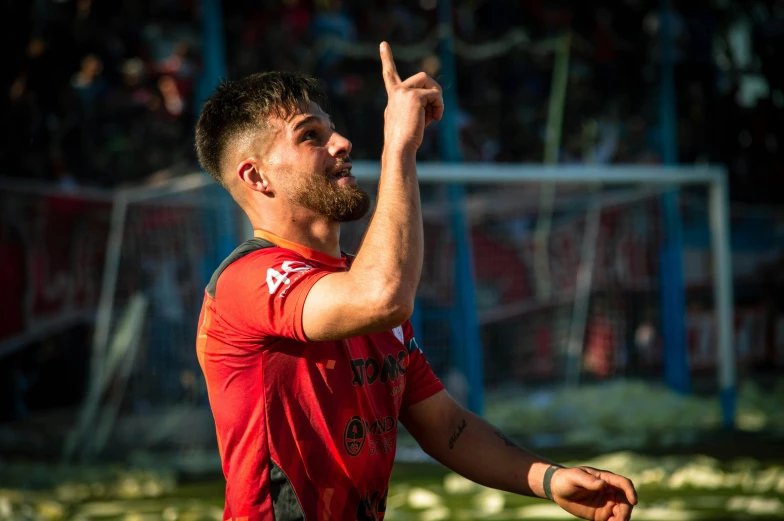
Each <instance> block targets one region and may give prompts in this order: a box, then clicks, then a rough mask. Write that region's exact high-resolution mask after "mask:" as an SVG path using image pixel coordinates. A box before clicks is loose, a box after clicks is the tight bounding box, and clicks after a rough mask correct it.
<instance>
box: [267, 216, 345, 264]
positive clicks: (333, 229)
mask: <svg viewBox="0 0 784 521" xmlns="http://www.w3.org/2000/svg"><path fill="white" fill-rule="evenodd" d="M252 224H253V228H254V229H256V230H263V231H266V232H269V233H272V234H274V235H277V236H278V237H280V238H281V239H285V240H287V241H290V242H293V243H296V244H299V245H301V246H305V247H307V248H310V249H311V250H316V251H318V252H321V253H324V254H326V255H329V256H331V257H335V258H337V259H339V258H340V257H341V253H340V223H327V222H312V223H308V225H307V226H303V223H298V222H290V223H287V225H283V224H282V223H276V224H277V225H273V224H272V223H264V224H262V223H252Z"/></svg>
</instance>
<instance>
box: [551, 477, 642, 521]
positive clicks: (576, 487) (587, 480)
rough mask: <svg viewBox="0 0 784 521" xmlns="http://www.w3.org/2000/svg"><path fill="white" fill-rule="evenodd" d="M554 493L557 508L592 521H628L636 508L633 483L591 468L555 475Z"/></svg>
mask: <svg viewBox="0 0 784 521" xmlns="http://www.w3.org/2000/svg"><path fill="white" fill-rule="evenodd" d="M551 489H552V494H553V501H555V502H556V504H558V506H560V507H561V508H563V509H564V510H566V511H567V512H569V513H570V514H572V515H574V516H577V517H581V518H583V519H589V520H591V521H628V520H629V519H631V515H632V508H633V507H634V505H636V504H637V492H636V491H635V490H634V485H633V484H632V482H631V481H629V480H628V479H626V478H625V477H623V476H619V475H617V474H613V473H612V472H607V471H605V470H597V469H594V468H591V467H574V468H565V469H560V470H558V471H556V473H555V474H554V475H553V477H552V482H551Z"/></svg>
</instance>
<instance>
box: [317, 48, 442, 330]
mask: <svg viewBox="0 0 784 521" xmlns="http://www.w3.org/2000/svg"><path fill="white" fill-rule="evenodd" d="M380 53H381V63H382V71H383V76H384V84H385V86H386V91H387V96H388V102H387V108H386V111H385V112H384V150H383V153H382V156H381V178H380V181H379V187H378V201H377V204H376V211H375V214H374V215H373V219H372V221H371V223H370V226H369V227H368V230H367V233H366V234H365V237H364V239H363V241H362V246H361V247H360V249H359V252H358V253H357V256H356V258H355V259H354V262H353V264H352V266H351V269H350V270H349V271H347V272H343V273H335V274H331V275H327V276H325V277H323V278H322V279H321V280H319V281H318V282H316V284H314V286H313V288H311V290H310V292H309V293H308V296H307V299H306V301H305V305H304V308H303V312H302V326H303V329H304V332H305V335H306V336H307V338H308V339H309V340H313V341H316V340H338V339H343V338H348V337H351V336H355V335H361V334H367V333H374V332H379V331H386V330H389V329H392V328H394V327H396V326H398V325H400V324H401V323H403V322H404V321H405V320H406V319H407V318H408V317H409V316H410V315H411V313H412V311H413V308H414V297H415V294H416V288H417V286H418V285H419V277H420V274H421V271H422V250H423V238H422V213H421V209H420V201H419V183H418V180H417V173H416V152H417V149H418V148H419V146H420V145H421V144H422V136H423V132H424V128H425V127H426V126H427V125H428V124H430V122H431V121H433V120H440V119H441V115H442V114H443V110H444V104H443V99H442V94H441V87H440V86H439V85H438V84H437V83H436V82H435V81H434V80H433V79H431V78H430V77H428V76H427V75H426V74H424V73H419V74H416V75H414V76H412V77H410V78H408V79H407V80H405V81H401V79H400V76H399V75H398V73H397V69H396V67H395V62H394V60H393V58H392V51H391V49H390V48H389V45H388V44H387V43H386V42H384V43H382V44H381V49H380Z"/></svg>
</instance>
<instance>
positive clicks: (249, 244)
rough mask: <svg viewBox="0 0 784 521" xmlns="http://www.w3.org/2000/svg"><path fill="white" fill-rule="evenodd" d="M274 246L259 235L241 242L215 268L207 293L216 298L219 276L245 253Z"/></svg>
mask: <svg viewBox="0 0 784 521" xmlns="http://www.w3.org/2000/svg"><path fill="white" fill-rule="evenodd" d="M274 247H275V244H273V243H271V242H270V241H268V240H266V239H260V238H258V237H253V238H252V239H248V240H247V241H245V242H243V243H242V244H240V245H239V246H238V247H237V248H236V249H235V250H234V251H233V252H231V255H229V256H228V257H226V259H225V260H224V261H223V262H221V264H220V266H218V269H217V270H215V272H214V273H213V274H212V277H210V282H209V284H207V293H208V294H209V295H210V296H211V297H212V298H215V288H216V287H217V286H218V278H220V276H221V274H222V273H223V272H224V271H225V270H226V268H228V267H229V264H231V263H232V262H235V261H238V260H240V259H241V258H243V257H244V256H245V255H248V254H249V253H253V252H254V251H257V250H261V249H264V248H274Z"/></svg>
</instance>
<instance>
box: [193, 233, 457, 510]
mask: <svg viewBox="0 0 784 521" xmlns="http://www.w3.org/2000/svg"><path fill="white" fill-rule="evenodd" d="M349 262H350V261H349V259H348V258H346V257H345V256H344V257H343V258H341V259H335V258H333V257H331V256H328V255H325V254H323V253H320V252H317V251H315V250H311V249H309V248H306V247H304V246H300V245H297V244H293V243H290V242H288V241H285V240H283V239H281V238H279V237H275V236H273V235H271V234H268V233H266V232H257V233H256V238H254V239H250V240H248V241H246V242H245V243H243V244H242V245H241V246H240V247H239V248H237V249H236V250H235V251H234V252H233V253H232V255H231V256H229V258H227V259H226V260H225V261H224V262H223V263H222V264H221V266H220V267H219V268H218V270H217V271H216V272H215V274H214V275H213V276H212V279H211V280H210V283H209V285H208V286H207V289H206V291H205V296H204V304H203V306H202V311H201V316H200V318H199V331H198V339H197V354H198V358H199V364H200V365H201V368H202V371H203V372H204V376H205V380H206V383H207V391H208V394H209V399H210V406H211V408H212V413H213V416H214V418H215V425H216V430H217V437H218V448H219V451H220V456H221V461H222V465H223V472H224V475H225V476H226V507H225V513H224V519H235V520H242V521H245V520H247V521H255V520H272V519H275V520H276V521H285V520H296V519H308V520H312V521H316V520H319V521H320V520H325V521H326V520H340V521H343V520H361V521H365V520H381V519H383V518H384V512H385V510H386V495H387V487H388V486H389V477H390V474H391V472H392V464H393V462H394V458H395V447H396V439H397V419H398V416H399V414H400V411H401V410H402V409H403V408H404V407H408V406H410V405H412V404H414V403H417V402H419V401H421V400H424V399H425V398H428V397H430V396H432V395H434V394H435V393H437V392H439V391H440V390H442V389H443V386H442V385H441V382H440V381H439V380H438V378H436V376H435V375H434V374H433V372H432V370H431V369H430V365H429V364H428V363H427V361H426V360H425V357H424V355H423V354H422V351H421V350H420V349H419V347H418V346H417V343H416V340H414V335H413V331H412V329H411V325H410V324H409V323H408V322H406V323H405V324H403V325H402V326H400V327H397V328H395V329H394V330H392V331H387V332H383V333H377V334H372V335H364V336H358V337H354V338H347V339H345V340H341V341H330V342H308V341H307V340H306V338H305V335H304V333H303V330H302V308H303V306H304V303H305V298H306V297H307V294H308V291H309V290H310V288H311V287H313V284H315V283H316V281H318V280H319V279H320V278H321V277H323V276H325V275H328V274H329V273H334V272H338V271H344V270H347V269H348V266H349Z"/></svg>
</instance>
